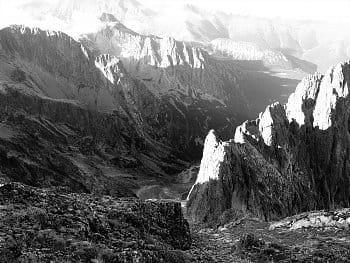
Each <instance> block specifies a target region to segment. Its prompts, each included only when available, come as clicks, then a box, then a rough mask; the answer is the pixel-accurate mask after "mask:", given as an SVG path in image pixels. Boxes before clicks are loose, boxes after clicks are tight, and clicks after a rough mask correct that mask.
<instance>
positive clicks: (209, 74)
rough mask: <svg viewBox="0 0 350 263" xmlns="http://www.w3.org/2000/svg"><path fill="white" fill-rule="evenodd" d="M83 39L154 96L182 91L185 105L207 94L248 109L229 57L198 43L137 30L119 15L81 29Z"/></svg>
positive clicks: (234, 107)
mask: <svg viewBox="0 0 350 263" xmlns="http://www.w3.org/2000/svg"><path fill="white" fill-rule="evenodd" d="M81 42H82V43H84V45H85V46H87V47H88V48H89V49H90V50H91V51H92V52H93V53H95V54H105V53H106V54H111V55H114V56H116V57H118V58H120V59H121V61H122V62H123V64H124V66H125V68H126V69H127V71H128V72H130V74H132V75H133V76H134V77H136V78H138V79H139V80H140V81H142V82H143V83H144V84H145V85H146V86H147V87H148V88H149V90H151V91H152V92H153V93H155V94H157V95H158V96H163V95H168V96H169V95H170V96H171V97H172V99H173V100H176V101H181V100H179V98H180V97H181V96H182V97H184V98H186V103H184V104H185V106H186V107H187V106H190V105H192V104H193V100H194V99H200V100H206V101H208V100H207V98H211V101H217V102H219V103H218V106H219V107H220V106H221V105H220V104H223V105H225V106H227V107H228V108H229V109H232V110H233V112H236V113H237V115H242V113H243V112H247V111H249V107H248V104H249V103H248V101H247V99H246V98H245V96H244V94H243V92H242V90H241V89H240V86H239V81H238V80H239V77H240V70H239V68H238V67H237V66H236V65H235V64H234V63H230V61H228V60H226V61H220V60H217V59H215V58H214V57H212V56H210V55H209V54H208V53H207V52H206V51H205V50H203V49H202V48H199V47H197V46H198V45H197V46H196V45H195V44H192V43H188V42H182V41H177V40H175V39H174V38H170V37H168V38H159V37H156V36H152V35H151V36H149V35H141V34H138V33H136V32H134V31H132V30H130V29H128V28H126V27H125V26H124V25H123V24H121V23H120V22H119V21H117V22H114V23H111V22H108V23H105V24H104V26H102V27H101V29H100V30H99V31H98V32H93V33H91V34H86V35H83V36H82V37H81ZM209 102H210V100H209ZM220 102H221V103H220ZM223 105H222V106H223ZM222 106H221V107H222ZM232 117H233V116H231V118H232Z"/></svg>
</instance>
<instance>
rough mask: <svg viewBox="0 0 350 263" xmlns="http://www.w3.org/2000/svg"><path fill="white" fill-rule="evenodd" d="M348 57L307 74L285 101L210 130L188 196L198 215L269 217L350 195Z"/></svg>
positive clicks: (344, 200) (338, 202) (337, 202)
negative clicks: (219, 132) (232, 128)
mask: <svg viewBox="0 0 350 263" xmlns="http://www.w3.org/2000/svg"><path fill="white" fill-rule="evenodd" d="M349 78H350V65H349V63H342V64H338V65H336V66H334V67H332V68H330V69H329V70H328V71H327V73H326V74H325V75H324V76H322V75H320V74H315V75H313V76H309V77H307V78H305V79H304V80H303V81H302V82H301V83H300V84H299V85H298V87H297V88H296V91H295V93H294V94H292V95H291V96H290V97H289V100H288V103H287V104H286V105H284V106H283V105H281V104H279V103H275V104H272V105H270V106H268V107H267V108H266V110H265V112H263V113H261V114H260V115H259V118H258V119H256V120H254V121H247V122H245V123H243V124H242V125H241V126H239V127H238V128H237V130H236V134H235V138H234V140H231V141H228V142H222V141H220V140H219V139H218V138H217V137H216V136H215V134H214V133H213V132H211V133H210V134H209V135H208V137H207V139H206V143H205V147H204V148H205V149H204V152H203V159H202V163H201V168H200V171H199V175H198V178H197V182H196V183H195V185H194V186H193V188H192V191H191V193H190V195H189V197H188V199H189V200H188V211H189V216H190V218H191V219H193V220H195V221H204V222H212V221H216V220H217V219H218V218H219V217H220V216H221V215H222V214H223V213H224V212H225V211H227V210H231V211H233V212H235V211H236V212H237V211H240V212H242V211H243V212H244V213H249V214H253V215H256V216H258V217H260V218H263V219H266V220H271V219H276V218H281V217H284V216H287V215H291V214H295V213H298V212H303V211H310V210H315V209H331V208H338V207H348V206H349V202H350V191H349V185H350V170H349V168H350V157H349V156H350V155H349V145H350V144H349V140H350V134H349V127H348V126H349V116H350V111H349V102H350V99H349V96H348V95H349V86H348V85H349Z"/></svg>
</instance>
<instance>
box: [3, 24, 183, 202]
mask: <svg viewBox="0 0 350 263" xmlns="http://www.w3.org/2000/svg"><path fill="white" fill-rule="evenodd" d="M0 64H1V67H0V76H1V83H0V86H1V93H0V100H1V104H0V105H1V106H0V107H1V114H0V120H1V129H0V130H1V133H0V134H1V137H0V140H1V154H0V156H1V160H2V161H1V165H0V170H1V178H3V179H4V180H5V181H8V180H10V181H12V180H15V181H21V182H25V183H27V184H30V185H35V186H49V185H66V186H68V187H70V188H71V189H72V190H74V191H83V192H98V193H105V194H115V195H118V196H123V195H133V194H132V192H131V189H136V188H138V185H137V183H135V181H134V180H133V176H135V174H136V175H138V174H140V173H141V174H144V175H147V174H160V175H165V174H167V173H173V172H174V171H179V170H181V169H182V167H184V165H185V164H186V163H185V162H184V161H183V160H184V159H186V158H188V157H186V155H182V157H180V156H179V157H176V154H179V152H177V149H174V148H171V147H170V145H171V142H170V143H169V137H167V136H168V134H167V133H166V132H167V131H168V130H167V129H169V130H170V131H171V128H172V127H171V126H170V124H168V122H170V121H171V119H170V118H168V117H167V116H168V114H169V111H171V110H172V109H173V108H171V107H170V106H169V108H166V107H165V105H164V104H163V103H162V102H161V101H160V100H159V99H157V98H155V97H154V96H153V95H152V93H151V92H149V91H148V90H147V88H146V87H145V86H144V85H142V84H140V83H139V82H137V81H135V80H133V79H132V78H131V77H130V76H129V74H128V73H127V72H126V71H125V69H124V68H123V65H122V63H121V62H120V61H119V60H118V59H116V58H113V57H111V56H108V55H101V56H99V57H97V58H96V59H95V58H94V56H93V55H92V54H91V53H90V52H89V51H88V50H86V49H85V48H84V47H83V46H82V45H81V44H80V43H78V42H76V41H74V40H73V39H72V38H70V37H69V36H67V35H65V34H63V33H59V32H52V31H42V30H40V29H30V28H27V27H22V26H12V27H9V28H5V29H3V30H1V31H0ZM157 114H159V116H157ZM155 116H156V117H155ZM157 126H158V127H162V128H163V130H161V129H157V128H156V127H157ZM164 127H165V128H164ZM173 143H175V142H174V141H173ZM176 143H177V145H178V147H183V144H181V142H179V141H176ZM181 159H183V160H181ZM119 191H120V192H119Z"/></svg>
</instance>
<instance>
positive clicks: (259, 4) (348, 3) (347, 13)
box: [140, 0, 350, 20]
mask: <svg viewBox="0 0 350 263" xmlns="http://www.w3.org/2000/svg"><path fill="white" fill-rule="evenodd" d="M140 2H142V3H144V4H147V5H150V6H154V7H157V6H162V7H166V6H167V5H169V4H170V5H179V4H186V3H189V4H193V5H197V6H202V7H205V8H206V9H217V10H221V11H224V12H228V13H235V14H236V13H239V14H247V15H249V14H250V15H254V16H262V17H284V18H302V19H317V20H349V19H350V0H176V1H173V0H142V1H140Z"/></svg>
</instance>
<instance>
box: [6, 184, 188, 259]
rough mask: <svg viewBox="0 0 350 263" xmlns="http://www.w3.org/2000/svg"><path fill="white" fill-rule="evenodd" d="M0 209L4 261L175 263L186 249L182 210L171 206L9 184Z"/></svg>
mask: <svg viewBox="0 0 350 263" xmlns="http://www.w3.org/2000/svg"><path fill="white" fill-rule="evenodd" d="M0 208H1V210H0V213H1V220H0V229H1V230H0V235H1V238H0V250H1V255H2V260H4V261H3V262H28V261H31V262H47V261H51V262H63V261H64V262H66V261H67V262H92V261H93V260H95V261H98V260H102V262H135V261H137V262H176V261H167V259H168V258H169V257H170V254H172V255H182V254H181V252H180V251H179V252H176V251H177V250H186V249H189V248H190V246H191V237H190V231H189V226H188V223H187V222H186V221H185V220H184V218H183V216H182V212H181V205H180V203H175V202H171V201H157V202H151V201H148V202H142V201H140V200H137V199H132V198H129V199H127V198H124V199H116V198H112V197H109V196H103V197H96V196H94V195H88V194H71V193H67V192H66V191H65V190H64V189H62V188H53V189H38V188H33V187H29V186H25V185H22V184H17V183H11V184H6V185H4V186H2V187H0ZM174 257H175V256H174ZM183 257H185V256H183Z"/></svg>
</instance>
